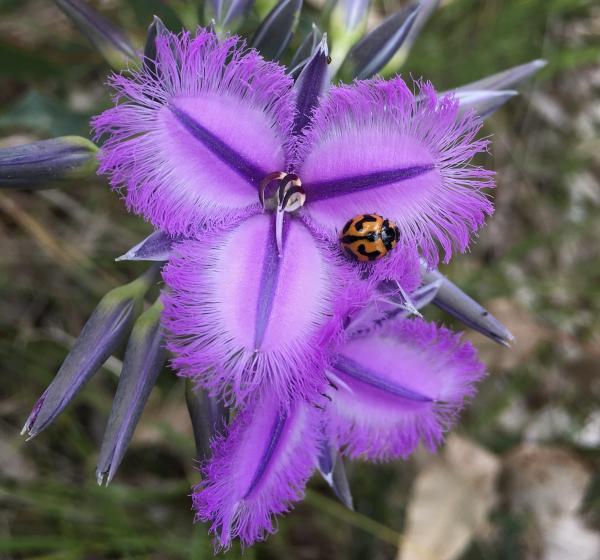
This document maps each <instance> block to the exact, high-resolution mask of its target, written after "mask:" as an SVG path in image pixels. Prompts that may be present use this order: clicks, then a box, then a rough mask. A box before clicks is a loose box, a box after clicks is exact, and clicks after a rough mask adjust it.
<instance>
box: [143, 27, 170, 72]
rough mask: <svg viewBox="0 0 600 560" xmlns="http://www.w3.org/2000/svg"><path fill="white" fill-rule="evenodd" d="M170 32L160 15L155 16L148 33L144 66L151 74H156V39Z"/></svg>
mask: <svg viewBox="0 0 600 560" xmlns="http://www.w3.org/2000/svg"><path fill="white" fill-rule="evenodd" d="M168 33H169V30H168V29H167V28H166V27H165V24H164V23H163V22H162V20H161V19H160V18H159V17H158V16H154V19H153V20H152V23H151V24H150V26H149V27H148V32H147V33H146V43H145V45H144V60H143V65H144V68H145V69H147V70H148V72H150V73H151V74H154V75H156V39H157V37H163V36H165V35H167V34H168Z"/></svg>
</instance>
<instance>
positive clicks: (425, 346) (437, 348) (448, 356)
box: [328, 319, 484, 460]
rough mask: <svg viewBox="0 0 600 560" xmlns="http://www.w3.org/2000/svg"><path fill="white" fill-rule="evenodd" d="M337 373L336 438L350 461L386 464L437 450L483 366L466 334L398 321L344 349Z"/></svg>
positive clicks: (332, 412)
mask: <svg viewBox="0 0 600 560" xmlns="http://www.w3.org/2000/svg"><path fill="white" fill-rule="evenodd" d="M330 372H331V381H332V383H333V384H334V385H335V388H332V389H331V390H330V392H329V395H330V397H331V399H332V401H331V403H330V404H329V406H328V419H329V430H330V431H331V435H332V437H333V438H334V439H335V440H336V441H337V443H338V444H339V445H340V446H341V447H342V448H343V450H344V452H345V453H346V454H347V455H350V456H351V457H362V458H366V459H371V460H384V459H391V458H395V457H407V456H408V455H409V454H410V453H412V452H413V451H414V449H415V448H416V446H417V445H418V444H419V442H422V443H423V444H424V445H425V446H426V447H427V448H429V449H431V450H433V449H435V447H436V446H437V445H438V444H439V443H440V442H441V441H442V439H443V434H444V432H445V430H447V429H448V428H449V427H450V426H451V424H452V423H453V422H454V420H455V418H456V416H457V414H458V412H459V411H460V409H461V408H462V406H463V403H464V400H465V398H467V397H470V396H472V395H473V394H474V392H475V387H474V384H475V382H476V381H478V380H479V379H481V377H482V376H483V375H484V367H483V364H481V363H480V362H479V361H478V359H477V357H476V353H475V350H474V348H473V347H472V346H471V344H470V343H468V342H461V340H460V336H459V335H457V334H454V333H452V332H451V331H449V330H448V329H445V328H441V327H437V326H436V325H434V324H431V323H426V322H425V321H423V320H421V319H414V320H408V319H405V320H402V319H399V320H397V321H393V322H392V321H390V322H388V323H386V324H385V326H384V327H382V328H381V329H380V330H379V331H375V332H373V331H371V332H368V333H367V334H366V335H364V336H358V337H356V338H354V339H352V340H350V341H349V342H347V343H345V344H344V345H343V346H342V347H341V348H340V349H339V352H338V353H337V356H336V357H335V358H334V359H333V363H332V366H331V370H330Z"/></svg>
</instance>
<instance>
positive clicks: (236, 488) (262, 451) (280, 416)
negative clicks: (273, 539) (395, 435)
mask: <svg viewBox="0 0 600 560" xmlns="http://www.w3.org/2000/svg"><path fill="white" fill-rule="evenodd" d="M320 412H321V411H320V410H319V409H318V408H316V407H314V406H312V405H310V404H308V403H306V402H305V401H302V400H299V401H296V402H295V403H294V404H293V405H292V406H291V407H290V408H289V409H287V410H284V409H282V408H281V404H280V402H279V399H278V397H277V395H276V394H275V393H273V392H266V393H264V394H263V395H262V396H261V397H260V398H259V399H255V400H254V401H253V402H252V403H250V404H249V405H248V406H247V407H245V408H244V410H243V412H241V414H239V416H237V417H236V418H235V420H234V421H233V422H232V424H231V425H230V426H229V428H228V431H227V434H226V436H220V437H217V438H216V439H215V440H214V441H213V445H212V452H213V456H212V459H211V460H210V461H209V462H208V464H207V465H206V466H205V468H204V470H203V477H204V480H203V482H202V483H201V484H200V485H199V486H198V487H197V488H196V489H195V492H194V507H195V509H196V511H197V516H198V519H200V520H202V521H209V522H211V531H212V532H213V533H215V535H216V538H217V542H216V547H217V548H225V549H227V548H228V547H229V546H230V545H231V541H232V539H234V538H236V537H239V539H240V541H241V543H242V545H244V546H246V545H251V544H252V543H254V542H256V541H257V540H262V539H264V538H265V537H266V536H267V534H270V533H273V532H274V531H275V525H274V520H273V516H274V515H275V514H281V513H286V512H287V511H289V509H290V507H291V504H292V503H293V502H296V501H298V500H301V499H302V497H303V495H304V487H305V485H306V482H307V480H308V478H309V477H310V475H311V474H312V472H313V471H314V469H315V465H316V463H317V458H318V454H319V440H318V434H319V433H321V432H322V429H321V422H322V415H321V413H320Z"/></svg>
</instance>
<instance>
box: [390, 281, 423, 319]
mask: <svg viewBox="0 0 600 560" xmlns="http://www.w3.org/2000/svg"><path fill="white" fill-rule="evenodd" d="M396 286H397V288H398V292H399V295H400V297H401V298H402V299H403V301H402V303H400V306H401V307H403V308H404V309H406V311H408V312H409V313H410V314H411V315H416V316H417V317H421V318H422V317H423V315H421V313H420V312H419V310H418V309H417V308H416V307H415V305H414V303H413V302H412V300H411V299H410V296H409V295H408V294H407V293H406V292H405V291H404V289H403V288H402V286H401V285H400V283H399V282H397V281H396ZM390 303H391V302H390Z"/></svg>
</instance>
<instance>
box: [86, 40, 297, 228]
mask: <svg viewBox="0 0 600 560" xmlns="http://www.w3.org/2000/svg"><path fill="white" fill-rule="evenodd" d="M154 68H155V70H154V71H153V70H152V67H148V68H146V67H144V68H142V69H140V70H138V71H137V72H133V73H132V74H131V75H129V76H123V75H113V76H112V78H111V79H110V84H111V85H112V86H113V88H114V89H115V90H116V94H115V101H116V102H117V105H116V106H115V107H113V108H112V109H109V110H107V111H105V112H104V113H102V114H101V115H99V116H98V117H96V118H95V119H94V121H93V126H94V129H95V132H96V136H97V137H106V139H105V143H104V145H103V147H102V152H101V165H100V172H101V173H105V174H108V175H110V177H111V184H112V185H113V187H115V188H121V187H124V188H125V189H126V196H125V200H126V203H127V205H128V207H129V208H130V209H132V210H133V211H135V212H137V213H139V214H142V215H143V216H144V217H145V218H146V219H148V220H149V221H150V222H152V223H153V224H154V225H155V226H156V227H157V228H159V229H162V230H163V231H165V232H167V233H170V234H183V235H192V236H194V235H196V234H198V233H199V231H201V230H202V229H203V228H204V227H205V226H206V225H207V224H210V225H215V224H217V225H229V224H231V223H232V221H236V220H238V219H240V218H243V217H246V216H248V215H251V214H252V213H255V212H257V211H258V209H259V198H258V186H259V183H260V181H261V180H262V179H263V178H264V177H265V176H266V175H267V174H269V173H272V172H274V171H279V170H282V169H284V168H285V165H286V160H287V147H286V142H287V139H288V137H289V135H290V132H291V127H292V122H293V116H294V96H293V94H292V93H291V88H292V80H291V78H290V77H288V76H286V74H285V69H284V68H283V67H282V66H280V65H278V64H276V63H272V62H266V61H265V60H263V58H262V57H261V56H260V55H259V54H258V53H257V52H256V51H253V50H249V49H246V46H245V44H244V43H243V41H241V40H240V39H239V38H237V37H230V38H227V39H224V40H222V41H221V40H219V39H218V38H217V36H216V35H215V34H213V33H211V32H209V31H204V30H202V31H200V32H199V33H198V35H197V36H196V37H194V38H191V36H190V35H189V34H188V33H184V34H182V35H180V36H175V35H167V36H159V37H157V38H156V60H155V64H154Z"/></svg>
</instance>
